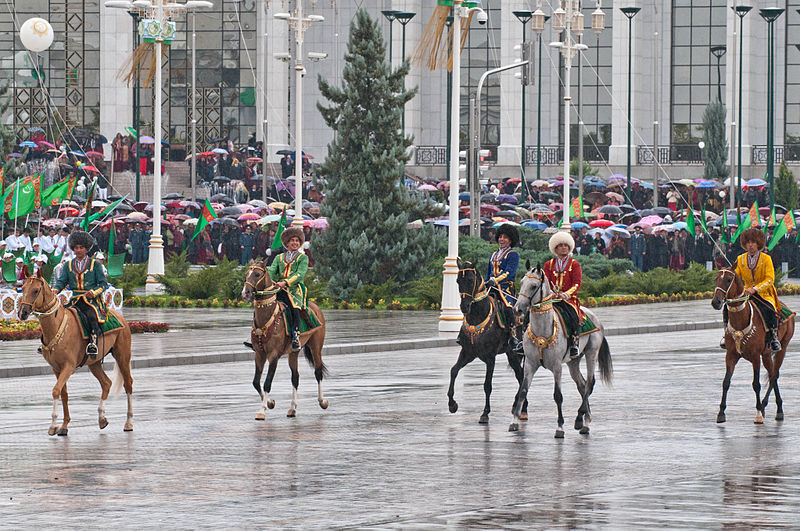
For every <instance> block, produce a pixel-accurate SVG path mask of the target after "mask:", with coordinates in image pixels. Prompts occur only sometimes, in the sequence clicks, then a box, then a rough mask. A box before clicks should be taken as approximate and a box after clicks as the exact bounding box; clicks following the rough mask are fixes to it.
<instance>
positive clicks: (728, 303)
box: [714, 269, 750, 312]
mask: <svg viewBox="0 0 800 531" xmlns="http://www.w3.org/2000/svg"><path fill="white" fill-rule="evenodd" d="M728 273H730V274H731V281H730V282H729V283H728V287H727V288H726V289H722V286H716V287H715V288H714V294H716V293H717V291H721V292H722V293H723V295H724V296H725V301H724V302H725V305H726V306H727V307H728V311H729V312H738V311H741V310H742V309H744V303H745V302H747V301H748V300H749V299H750V295H744V296H742V297H738V298H736V299H729V298H728V296H729V292H730V291H731V288H732V287H733V283H734V281H735V280H736V272H735V271H733V270H731V269H723V270H722V276H723V277H725V276H726V275H727V274H728ZM732 305H738V307H735V306H732Z"/></svg>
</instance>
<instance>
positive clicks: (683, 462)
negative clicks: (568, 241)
mask: <svg viewBox="0 0 800 531" xmlns="http://www.w3.org/2000/svg"><path fill="white" fill-rule="evenodd" d="M792 299H793V298H787V299H786V301H787V303H788V304H789V305H790V306H791V305H793V306H794V307H800V300H792ZM154 312H156V313H154ZM157 312H165V313H163V314H162V315H164V316H168V317H170V318H171V317H173V316H175V313H172V314H169V313H167V312H168V311H166V310H157V311H154V310H135V309H131V310H129V311H127V312H126V315H128V316H129V317H130V318H132V319H136V318H147V319H150V320H160V319H159V318H158V313H157ZM599 313H600V314H601V316H602V318H603V319H604V320H605V321H606V322H607V323H608V325H609V328H610V329H614V328H616V329H617V330H618V331H620V333H619V334H616V335H611V336H610V338H609V344H610V346H611V353H612V357H613V361H614V369H615V381H614V386H613V388H608V387H605V386H603V385H602V384H598V385H597V387H596V388H595V393H594V395H593V398H592V410H593V413H594V418H593V422H592V424H591V430H592V431H591V433H590V435H588V436H581V435H579V434H577V432H574V431H573V430H571V428H570V429H569V430H568V431H567V434H566V438H565V439H564V440H560V441H559V440H555V439H554V438H553V433H554V430H555V427H556V410H555V405H554V403H553V400H552V377H551V375H550V373H549V372H547V371H539V372H538V373H537V374H536V377H535V379H534V383H533V386H532V391H531V393H530V395H529V398H530V400H531V406H530V413H531V418H530V420H529V421H528V422H527V423H524V424H523V425H522V427H521V430H520V431H519V432H518V433H509V432H508V431H507V429H508V424H509V422H510V421H511V415H510V406H511V401H512V398H513V394H514V392H515V391H516V382H515V380H514V378H513V375H512V373H511V371H510V369H508V367H507V364H506V363H505V361H502V362H501V363H499V364H498V367H497V370H496V372H495V380H494V382H495V390H494V393H493V396H492V406H493V411H492V414H491V418H490V423H489V424H488V425H485V426H484V425H479V424H478V422H477V421H478V417H479V415H480V412H481V409H482V405H483V386H482V384H483V372H484V367H483V365H482V364H481V363H480V362H475V363H473V364H472V365H470V366H468V367H467V368H466V369H465V370H464V371H462V374H461V376H460V377H459V383H458V385H457V386H456V399H457V400H458V402H459V405H460V409H459V411H458V413H456V414H454V415H451V414H449V413H448V412H447V398H446V387H447V383H448V378H449V376H448V374H449V368H450V366H451V365H452V364H453V362H454V361H455V359H456V357H457V353H458V348H457V347H455V346H447V345H442V346H439V347H437V348H428V349H425V348H413V349H402V348H401V347H402V345H403V344H404V341H408V340H409V339H410V338H412V337H414V336H416V337H419V336H422V337H435V336H437V335H438V333H437V332H436V320H435V318H436V314H432V313H428V314H420V313H395V314H384V315H377V314H375V313H374V312H373V313H369V312H367V313H362V312H350V313H347V312H330V317H329V321H330V323H331V330H330V334H329V341H330V344H332V345H334V344H337V343H339V344H345V343H346V342H350V343H352V342H353V341H355V340H357V339H361V340H363V341H364V342H368V341H378V340H379V339H381V338H383V339H387V340H390V341H392V342H394V343H395V344H396V345H397V346H396V348H395V349H394V350H383V347H381V349H379V350H377V351H369V350H368V351H366V352H363V351H362V352H350V353H344V352H341V353H338V354H331V355H329V356H327V357H326V359H325V361H326V364H327V365H328V367H329V369H330V372H331V374H330V377H329V378H328V379H327V380H326V381H325V393H326V398H327V399H328V400H329V401H330V407H329V409H327V410H325V411H323V410H321V409H320V408H319V407H318V406H317V403H316V386H315V385H314V380H313V371H312V370H311V368H310V367H308V366H307V365H306V364H305V362H303V363H302V365H301V367H300V376H301V379H300V392H299V408H298V413H297V418H294V419H289V418H286V417H285V413H286V410H287V409H288V407H289V401H290V397H291V386H290V383H289V370H288V367H287V365H286V363H285V362H282V363H281V364H280V366H279V369H278V373H277V375H276V378H275V384H274V386H273V397H274V398H275V399H276V401H277V406H276V408H275V409H274V410H270V411H268V412H267V421H266V422H257V421H255V420H254V416H255V413H256V412H257V411H258V405H259V400H258V396H257V394H256V393H255V391H254V389H253V388H252V386H251V383H250V381H251V380H252V372H253V364H252V362H247V361H236V362H228V363H213V364H211V363H204V364H195V365H182V366H166V367H153V368H141V369H138V370H135V371H134V379H135V381H134V395H135V402H134V412H135V417H134V425H135V428H134V432H133V433H124V432H123V431H122V424H123V422H124V413H125V403H124V399H118V400H115V401H112V402H110V403H109V405H108V407H107V410H108V417H109V422H110V424H109V426H108V427H107V428H106V429H105V430H103V431H100V430H99V429H98V427H97V424H96V417H97V404H98V395H99V386H98V384H97V383H96V381H95V380H94V378H93V377H92V376H91V375H89V374H88V373H86V372H85V371H81V372H80V373H78V374H76V375H75V376H74V377H73V378H72V379H71V380H70V383H69V388H70V405H71V414H72V419H73V421H72V423H71V424H70V431H69V436H68V437H48V436H47V426H48V424H49V414H50V409H51V404H52V402H51V400H50V399H49V396H50V389H51V387H52V385H53V383H54V379H53V377H52V375H50V376H30V377H19V378H0V455H1V456H2V457H0V459H1V460H2V461H0V462H2V470H3V481H2V482H0V518H2V520H1V521H2V522H3V525H4V526H6V527H9V528H40V527H54V526H60V527H66V528H86V527H106V528H109V527H126V528H155V527H158V528H198V527H215V528H219V527H235V528H287V527H288V528H337V527H338V528H348V527H369V528H410V529H422V528H425V529H428V528H437V527H442V528H452V529H463V528H478V527H491V528H519V529H523V528H524V529H530V528H545V527H548V528H552V527H557V528H635V527H645V526H650V527H662V528H663V527H686V528H696V529H697V528H700V529H706V528H719V527H755V528H774V527H796V526H797V517H796V515H797V513H798V512H800V497H798V494H797V493H798V492H800V489H799V488H798V487H800V461H798V459H797V455H798V454H797V448H798V447H799V446H800V428H799V427H798V424H797V423H796V421H795V420H794V419H797V418H798V415H797V411H798V408H800V396H799V395H800V370H798V364H797V363H796V362H795V361H794V356H793V355H792V353H791V352H790V353H789V354H788V355H787V359H786V362H785V364H784V368H783V371H782V375H781V384H782V391H783V395H784V407H785V410H786V420H785V421H784V422H782V423H777V422H776V421H774V420H773V417H774V412H775V410H774V405H773V404H771V405H770V407H769V409H768V414H767V418H766V422H765V424H764V425H763V426H756V425H754V424H753V422H752V421H753V418H754V416H755V411H754V408H753V401H754V397H753V391H752V389H751V387H750V380H751V374H752V372H751V370H750V367H749V365H748V364H746V363H745V364H740V365H739V367H738V369H737V372H736V374H735V375H734V379H733V385H732V386H731V391H730V393H729V400H728V410H727V413H728V422H727V423H726V424H723V425H717V424H716V423H715V418H716V412H717V406H718V402H719V397H720V386H721V380H722V376H723V372H724V368H723V357H724V354H723V353H722V351H720V350H719V348H718V347H717V342H718V340H719V334H720V330H719V329H718V328H715V329H705V330H683V331H675V332H668V333H660V334H648V333H622V332H626V331H627V332H632V331H636V328H635V327H633V325H638V324H650V323H656V322H658V321H661V320H672V321H676V320H677V321H679V322H687V321H691V320H693V319H694V320H697V321H706V320H708V321H711V320H714V319H719V314H718V313H717V312H713V310H711V309H710V305H709V303H708V301H697V302H691V303H674V304H658V305H643V306H628V307H624V308H607V309H600V311H599ZM204 314H206V312H191V311H189V312H185V311H184V312H181V313H180V314H179V315H180V316H181V317H180V319H179V320H178V323H176V324H175V326H174V328H173V331H172V332H170V333H169V334H167V335H166V336H158V335H150V336H146V337H142V336H137V337H136V343H135V350H134V357H137V356H139V357H146V356H155V355H164V356H168V355H171V351H173V350H177V349H179V348H184V349H187V350H192V349H193V350H208V349H213V348H219V349H223V348H224V349H227V350H230V351H232V352H233V351H236V350H238V347H237V346H236V343H237V342H238V341H239V340H240V339H241V336H245V335H246V331H247V327H248V322H247V321H248V315H247V313H246V312H243V311H230V310H228V311H226V310H220V311H219V313H214V314H213V315H211V316H209V315H204ZM364 316H367V317H373V319H367V320H363V321H362V320H361V319H360V317H364ZM209 317H213V318H212V319H209ZM163 320H166V318H165V319H163ZM404 329H407V332H405V331H404ZM345 331H347V332H346V333H345ZM18 343H19V344H17V343H14V344H4V345H3V347H4V349H3V353H2V361H3V363H4V364H6V365H5V366H10V364H11V363H12V362H11V361H9V354H8V352H9V350H11V351H14V350H15V349H22V348H23V346H22V345H20V344H22V343H28V344H29V345H33V346H34V347H35V342H18ZM375 344H376V345H380V343H375ZM795 344H796V343H795ZM145 345H146V346H145ZM159 345H160V346H159ZM7 346H12V348H11V349H7V348H6V347H7ZM17 352H18V354H17V355H19V356H22V355H24V356H26V357H31V358H32V357H34V354H35V353H33V352H24V353H23V351H22V350H18V351H17ZM565 377H566V378H567V380H566V382H565V384H564V411H565V416H566V418H567V426H568V427H571V424H572V420H573V419H574V415H575V412H576V410H577V407H578V393H577V391H576V390H575V388H574V385H573V384H572V382H571V381H569V379H568V377H567V376H566V375H565Z"/></svg>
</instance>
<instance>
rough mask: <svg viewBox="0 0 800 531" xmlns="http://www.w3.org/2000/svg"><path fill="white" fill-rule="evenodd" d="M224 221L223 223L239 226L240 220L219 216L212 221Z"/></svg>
mask: <svg viewBox="0 0 800 531" xmlns="http://www.w3.org/2000/svg"><path fill="white" fill-rule="evenodd" d="M215 222H216V223H222V224H223V225H231V226H234V227H237V226H239V222H238V221H237V220H235V219H233V218H217V219H215V220H214V221H212V222H211V223H215Z"/></svg>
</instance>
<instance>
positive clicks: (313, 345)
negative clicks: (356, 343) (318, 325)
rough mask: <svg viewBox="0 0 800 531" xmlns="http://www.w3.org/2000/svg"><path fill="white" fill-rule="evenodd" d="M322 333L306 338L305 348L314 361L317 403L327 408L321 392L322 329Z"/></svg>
mask: <svg viewBox="0 0 800 531" xmlns="http://www.w3.org/2000/svg"><path fill="white" fill-rule="evenodd" d="M322 332H323V334H319V333H317V332H315V333H313V334H311V337H310V338H308V341H307V342H306V346H305V348H307V349H308V351H309V352H311V360H312V361H313V363H314V378H315V379H316V380H317V403H319V407H321V408H322V409H328V401H327V400H325V396H324V395H323V393H322V379H323V378H325V372H326V368H325V363H323V361H322V344H323V342H324V341H325V335H324V330H323V331H322Z"/></svg>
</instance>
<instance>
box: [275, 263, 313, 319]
mask: <svg viewBox="0 0 800 531" xmlns="http://www.w3.org/2000/svg"><path fill="white" fill-rule="evenodd" d="M287 256H288V254H287V253H283V254H280V255H278V257H277V258H275V260H273V262H272V263H271V264H270V266H269V267H268V268H267V271H268V272H269V277H270V278H271V279H272V281H273V282H280V281H281V280H284V281H286V290H287V291H288V292H289V299H290V300H291V301H292V306H294V307H295V308H297V309H299V310H305V309H306V305H307V304H308V302H307V300H306V285H305V279H306V272H307V271H308V256H306V255H305V254H303V253H297V256H295V257H294V259H293V260H292V261H290V262H289V261H287Z"/></svg>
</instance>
